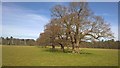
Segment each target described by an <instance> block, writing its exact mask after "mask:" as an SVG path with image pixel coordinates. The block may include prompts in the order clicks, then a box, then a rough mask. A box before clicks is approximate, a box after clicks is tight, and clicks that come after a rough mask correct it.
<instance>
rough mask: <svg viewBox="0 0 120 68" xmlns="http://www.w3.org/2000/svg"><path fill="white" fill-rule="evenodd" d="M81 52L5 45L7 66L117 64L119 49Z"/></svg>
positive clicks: (84, 50) (86, 49) (83, 49)
mask: <svg viewBox="0 0 120 68" xmlns="http://www.w3.org/2000/svg"><path fill="white" fill-rule="evenodd" d="M81 50H82V51H81V54H71V53H62V52H51V51H50V50H49V48H39V47H35V46H3V65H5V66H61V65H63V66H108V65H109V66H117V65H118V50H113V49H91V48H82V49H81Z"/></svg>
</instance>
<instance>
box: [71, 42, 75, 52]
mask: <svg viewBox="0 0 120 68" xmlns="http://www.w3.org/2000/svg"><path fill="white" fill-rule="evenodd" d="M72 53H75V44H74V43H72Z"/></svg>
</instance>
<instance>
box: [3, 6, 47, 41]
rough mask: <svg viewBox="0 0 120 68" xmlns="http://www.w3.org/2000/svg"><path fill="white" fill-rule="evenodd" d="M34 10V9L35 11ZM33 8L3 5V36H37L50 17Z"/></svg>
mask: <svg viewBox="0 0 120 68" xmlns="http://www.w3.org/2000/svg"><path fill="white" fill-rule="evenodd" d="M33 12H34V11H33ZM33 12H32V11H31V10H25V9H22V8H16V7H14V8H13V7H8V6H3V17H2V18H3V23H2V26H3V32H2V36H5V37H6V36H13V37H19V38H20V37H22V38H34V39H35V38H37V37H38V36H39V33H40V32H42V31H43V30H44V25H45V24H46V23H48V22H49V18H47V17H45V16H43V15H40V14H35V13H33Z"/></svg>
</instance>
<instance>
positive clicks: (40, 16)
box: [0, 2, 118, 40]
mask: <svg viewBox="0 0 120 68" xmlns="http://www.w3.org/2000/svg"><path fill="white" fill-rule="evenodd" d="M57 4H61V5H67V4H68V2H3V3H2V24H0V25H2V36H3V37H10V36H13V37H15V38H24V39H26V38H29V39H37V38H38V37H39V34H40V33H41V32H43V31H44V25H46V24H47V23H49V20H50V18H51V11H50V9H51V8H52V7H53V6H54V5H57ZM89 8H90V9H91V10H92V11H93V12H94V14H95V15H99V16H102V17H103V18H104V19H105V21H106V22H108V23H110V24H111V26H110V27H111V30H112V32H113V33H114V36H115V37H116V38H115V40H117V39H118V4H117V2H90V3H89Z"/></svg>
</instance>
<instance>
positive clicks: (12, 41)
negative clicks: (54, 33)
mask: <svg viewBox="0 0 120 68" xmlns="http://www.w3.org/2000/svg"><path fill="white" fill-rule="evenodd" d="M0 40H1V42H0V44H2V45H30V46H33V45H35V44H36V42H35V40H34V39H18V38H13V37H12V36H11V37H10V38H9V37H6V38H4V37H0Z"/></svg>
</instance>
